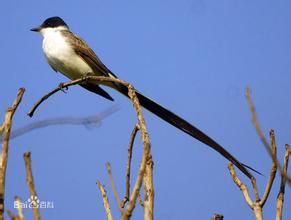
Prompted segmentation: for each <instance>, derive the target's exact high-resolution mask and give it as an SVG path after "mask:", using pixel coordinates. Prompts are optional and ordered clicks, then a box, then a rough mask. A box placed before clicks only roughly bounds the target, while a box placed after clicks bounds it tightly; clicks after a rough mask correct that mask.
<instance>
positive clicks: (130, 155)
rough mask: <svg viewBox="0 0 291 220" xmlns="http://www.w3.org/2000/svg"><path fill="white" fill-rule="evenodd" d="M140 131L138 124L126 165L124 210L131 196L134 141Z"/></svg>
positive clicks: (133, 131) (135, 127)
mask: <svg viewBox="0 0 291 220" xmlns="http://www.w3.org/2000/svg"><path fill="white" fill-rule="evenodd" d="M138 130H139V126H138V124H136V125H135V126H134V128H133V130H132V133H131V135H130V141H129V144H128V156H127V165H126V176H125V178H126V183H125V196H124V199H123V200H122V202H121V207H122V208H123V207H124V206H125V204H126V202H128V201H129V196H130V170H131V159H132V149H133V144H134V140H135V137H136V134H137V132H138Z"/></svg>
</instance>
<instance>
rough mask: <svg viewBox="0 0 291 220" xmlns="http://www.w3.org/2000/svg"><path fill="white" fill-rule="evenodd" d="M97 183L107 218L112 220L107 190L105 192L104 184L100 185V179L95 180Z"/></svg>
mask: <svg viewBox="0 0 291 220" xmlns="http://www.w3.org/2000/svg"><path fill="white" fill-rule="evenodd" d="M97 185H98V187H99V190H100V192H101V194H102V198H103V204H104V209H105V211H106V216H107V220H113V217H112V213H111V209H110V204H109V200H108V196H107V192H106V190H105V188H104V186H103V185H102V183H101V182H100V181H97Z"/></svg>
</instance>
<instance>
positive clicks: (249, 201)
mask: <svg viewBox="0 0 291 220" xmlns="http://www.w3.org/2000/svg"><path fill="white" fill-rule="evenodd" d="M228 170H229V173H230V175H231V177H232V179H233V181H234V183H235V184H236V185H237V186H238V188H239V189H240V190H241V191H242V194H243V196H244V198H245V200H246V202H247V204H248V206H249V207H250V208H251V209H253V208H254V203H253V201H252V199H251V197H250V194H249V191H248V188H247V186H246V185H245V184H244V183H243V182H242V181H241V180H240V178H239V177H238V176H237V175H236V172H235V169H234V167H233V164H232V163H229V164H228Z"/></svg>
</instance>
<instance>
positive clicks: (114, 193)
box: [106, 162, 123, 215]
mask: <svg viewBox="0 0 291 220" xmlns="http://www.w3.org/2000/svg"><path fill="white" fill-rule="evenodd" d="M106 169H107V173H108V176H109V179H110V183H111V188H112V191H113V195H114V197H115V200H116V202H117V205H118V208H119V211H120V213H121V215H122V214H123V209H122V207H121V202H120V199H119V196H118V193H117V190H116V186H115V182H114V178H113V175H112V169H111V164H110V163H109V162H107V163H106Z"/></svg>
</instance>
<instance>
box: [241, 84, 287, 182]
mask: <svg viewBox="0 0 291 220" xmlns="http://www.w3.org/2000/svg"><path fill="white" fill-rule="evenodd" d="M246 98H247V101H248V104H249V108H250V111H251V114H252V123H253V125H254V127H255V128H256V131H257V134H258V135H259V137H260V139H261V141H262V142H263V145H264V147H265V149H266V150H267V152H268V153H269V155H270V157H271V158H272V160H273V161H275V162H276V164H277V167H278V169H279V171H280V173H281V174H282V173H283V170H282V166H281V164H280V163H279V161H278V159H277V158H276V157H274V155H273V154H272V147H271V146H270V145H269V143H268V141H267V138H266V137H265V135H264V133H263V131H262V129H261V126H260V123H259V120H258V117H257V113H256V108H255V105H254V102H253V100H252V97H251V90H250V88H248V87H247V88H246ZM286 180H287V181H288V182H291V177H289V176H288V175H287V174H286Z"/></svg>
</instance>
